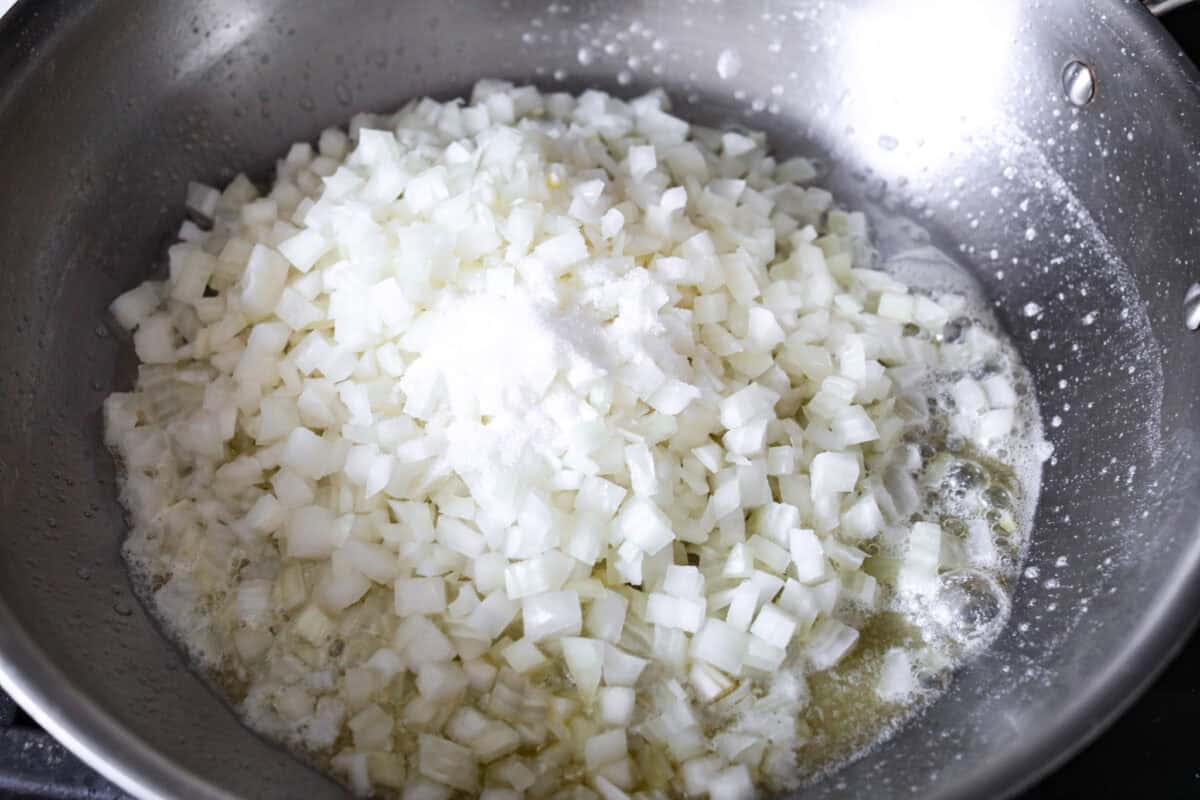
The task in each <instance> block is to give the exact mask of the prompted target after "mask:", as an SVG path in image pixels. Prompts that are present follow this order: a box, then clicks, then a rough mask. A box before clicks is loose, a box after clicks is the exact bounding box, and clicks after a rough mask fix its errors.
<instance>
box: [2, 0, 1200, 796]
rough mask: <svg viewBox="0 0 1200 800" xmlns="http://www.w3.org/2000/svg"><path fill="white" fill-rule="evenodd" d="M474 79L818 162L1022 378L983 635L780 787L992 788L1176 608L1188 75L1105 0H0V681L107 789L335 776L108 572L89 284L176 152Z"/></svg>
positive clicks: (1199, 114) (1136, 657)
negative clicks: (897, 716) (996, 635)
mask: <svg viewBox="0 0 1200 800" xmlns="http://www.w3.org/2000/svg"><path fill="white" fill-rule="evenodd" d="M634 23H636V24H634ZM610 43H611V44H613V45H614V47H613V48H611V49H612V50H615V52H612V53H610V52H609V49H610V48H607V47H606V45H608V44H610ZM582 48H586V49H587V50H588V53H589V55H590V56H591V58H585V59H580V58H579V52H580V50H581V49H582ZM725 48H734V49H736V50H737V51H738V52H739V54H740V56H741V60H742V63H743V68H742V70H741V72H740V73H739V74H738V75H737V76H735V77H733V78H731V79H729V80H722V79H721V78H720V77H719V76H718V74H717V72H716V66H715V65H716V62H717V57H718V54H719V53H720V52H721V51H722V50H723V49H725ZM1076 59H1077V60H1080V61H1082V62H1084V63H1086V64H1088V65H1090V66H1091V67H1092V69H1093V70H1094V73H1095V76H1096V87H1097V91H1096V93H1095V98H1094V99H1093V100H1092V102H1090V103H1088V104H1087V105H1085V106H1084V107H1082V108H1079V107H1075V106H1072V105H1071V104H1070V103H1069V102H1068V101H1067V100H1066V99H1065V98H1064V94H1063V84H1062V76H1063V70H1064V67H1065V65H1066V64H1067V63H1069V62H1070V61H1072V60H1076ZM585 61H586V63H583V62H585ZM559 69H561V70H563V73H562V74H561V80H559V78H557V77H555V75H556V70H559ZM623 71H624V72H626V73H627V74H625V75H622V72H623ZM480 76H497V77H508V78H514V79H519V80H534V81H536V82H537V83H539V84H541V85H543V86H545V87H556V86H561V87H563V88H564V89H568V90H578V89H580V88H583V87H585V86H599V87H601V88H605V89H608V90H610V91H616V92H619V93H621V94H633V93H635V92H637V91H640V90H643V89H646V88H649V87H652V86H660V85H661V86H663V87H665V88H666V89H667V90H668V91H669V92H671V94H672V96H673V97H674V99H675V101H676V104H677V108H678V110H679V112H680V113H682V114H683V115H685V116H688V117H691V118H693V119H696V120H698V121H704V122H710V123H734V122H737V123H742V124H745V125H749V126H753V127H760V128H764V129H766V130H768V131H769V133H770V134H771V136H772V138H773V141H774V143H775V146H776V148H777V149H778V150H779V151H780V152H782V153H785V154H786V153H787V152H789V151H800V150H803V151H806V152H807V151H816V152H818V153H822V154H824V155H825V156H826V157H827V159H828V163H830V164H834V165H838V166H837V167H836V168H834V169H833V170H832V171H831V173H830V175H829V176H828V181H827V182H828V183H829V184H830V185H831V186H832V187H833V188H834V189H835V190H836V191H837V192H838V193H839V196H840V198H841V200H842V201H843V202H844V203H845V204H846V205H848V206H852V207H862V206H869V207H870V208H872V209H873V216H874V218H875V219H876V221H877V222H879V223H880V224H881V227H880V246H881V249H882V250H883V252H884V254H885V255H886V254H887V253H890V252H894V251H895V250H897V249H900V248H903V247H905V246H907V245H911V244H913V243H920V242H923V241H925V240H926V239H929V240H930V241H932V242H933V243H934V244H935V245H937V246H939V247H941V248H942V249H943V250H945V251H947V252H949V253H951V254H952V255H954V256H955V257H956V258H958V259H959V260H960V261H962V262H963V263H964V265H966V266H967V267H968V268H969V269H970V270H971V272H972V273H973V274H974V276H975V277H976V278H977V279H978V280H979V281H980V283H981V284H982V285H983V287H984V289H985V290H986V291H987V292H988V293H989V295H990V296H991V297H992V298H993V299H994V300H995V303H996V306H997V308H998V310H999V312H1000V315H1001V317H1002V318H1003V320H1004V322H1005V324H1006V325H1007V326H1008V327H1009V329H1010V331H1011V332H1012V334H1013V335H1014V336H1015V338H1016V340H1017V342H1018V344H1019V346H1020V349H1021V351H1022V354H1023V356H1024V358H1025V360H1026V363H1027V364H1028V365H1029V366H1030V368H1031V370H1032V372H1033V374H1034V378H1035V382H1036V388H1037V391H1038V395H1039V398H1040V401H1041V403H1042V409H1043V413H1044V416H1045V418H1046V420H1047V424H1048V427H1047V431H1048V434H1049V437H1050V439H1051V441H1052V442H1053V443H1054V445H1055V448H1056V450H1055V457H1054V459H1053V460H1052V461H1051V462H1050V463H1048V464H1047V468H1046V473H1045V477H1044V489H1043V494H1042V502H1041V507H1040V511H1039V515H1038V525H1037V531H1036V533H1035V541H1034V543H1033V547H1032V552H1031V554H1030V560H1029V569H1028V571H1027V572H1026V575H1025V577H1024V578H1023V579H1022V581H1021V582H1020V585H1019V586H1018V589H1017V596H1016V601H1015V612H1014V618H1013V620H1012V624H1011V625H1010V626H1009V628H1008V629H1007V632H1006V633H1005V634H1004V635H1003V636H1002V638H1001V640H1000V641H999V642H998V643H997V645H996V646H995V648H994V649H993V650H992V651H991V652H989V653H988V654H986V655H985V656H983V657H981V658H980V659H978V660H977V661H976V662H974V663H973V664H971V665H969V666H968V667H967V668H965V669H964V670H962V672H961V673H960V674H959V676H958V677H957V679H956V681H955V683H954V686H953V688H952V690H951V691H950V692H949V693H948V694H947V696H945V697H944V698H943V699H942V700H941V701H939V702H938V703H937V704H936V705H935V706H934V707H933V708H931V709H930V710H929V712H928V713H926V714H925V715H924V716H923V717H921V718H920V719H919V720H917V721H916V722H915V724H912V725H910V726H908V727H907V728H906V729H904V730H903V731H901V732H900V733H899V734H898V735H897V736H896V737H895V738H894V739H893V740H892V741H891V742H890V743H888V744H887V745H886V746H885V747H883V748H880V749H879V750H878V751H876V752H873V753H871V754H868V755H867V756H866V757H864V758H862V759H861V760H859V761H857V762H856V763H854V764H853V765H851V766H850V767H848V768H847V769H845V770H843V771H841V772H839V773H837V774H836V775H835V776H833V777H831V778H828V779H826V780H825V781H823V782H821V783H819V784H817V785H816V786H814V787H813V788H812V789H811V790H810V791H808V792H807V793H806V794H805V797H812V798H827V797H829V798H832V797H838V796H847V795H856V796H863V797H872V798H888V797H909V796H921V797H930V798H957V797H981V796H983V797H986V796H1000V795H1004V794H1009V793H1012V792H1014V791H1016V790H1017V789H1018V788H1019V787H1021V786H1024V785H1026V784H1027V783H1029V782H1030V781H1031V780H1033V779H1034V778H1035V777H1036V776H1037V775H1039V774H1040V773H1041V772H1042V771H1044V770H1045V769H1048V768H1049V767H1050V766H1051V765H1053V764H1054V763H1056V762H1057V761H1058V760H1060V759H1062V758H1064V757H1065V756H1066V755H1067V754H1068V753H1070V752H1071V751H1072V750H1073V749H1075V748H1077V747H1079V746H1080V745H1081V744H1082V743H1083V741H1084V740H1085V739H1086V738H1087V737H1088V736H1090V735H1092V734H1093V733H1095V732H1096V731H1097V730H1098V729H1099V728H1101V727H1102V726H1103V725H1104V724H1105V723H1106V722H1107V721H1108V720H1110V718H1111V717H1112V716H1113V715H1114V714H1116V713H1117V712H1118V711H1119V710H1120V708H1122V707H1123V705H1124V704H1125V703H1126V702H1128V700H1129V699H1130V698H1131V697H1132V695H1133V694H1134V693H1135V692H1136V691H1137V690H1138V689H1139V688H1140V687H1141V686H1143V685H1145V683H1146V682H1147V681H1149V679H1150V678H1151V677H1152V675H1153V673H1154V671H1155V670H1156V669H1158V668H1159V667H1160V666H1161V665H1162V664H1163V663H1164V660H1165V659H1166V658H1167V657H1168V656H1169V655H1170V654H1171V652H1172V651H1173V650H1174V648H1175V647H1176V646H1177V645H1178V643H1179V642H1180V641H1181V639H1182V637H1183V636H1184V635H1185V634H1186V633H1187V630H1188V629H1189V628H1190V626H1191V624H1192V622H1193V620H1194V618H1195V616H1196V610H1197V603H1198V599H1200V580H1198V578H1200V536H1197V533H1198V532H1200V531H1198V530H1197V527H1198V522H1197V521H1198V520H1200V470H1198V468H1197V464H1196V461H1195V460H1194V457H1193V455H1192V454H1193V453H1194V452H1195V451H1196V429H1197V425H1198V423H1200V406H1198V405H1197V404H1196V401H1195V398H1196V397H1198V396H1200V369H1198V368H1197V365H1198V364H1200V338H1198V337H1196V336H1194V335H1192V334H1191V333H1189V332H1188V331H1187V329H1186V327H1185V326H1184V325H1181V324H1180V301H1181V299H1182V298H1183V297H1184V295H1185V293H1186V290H1187V287H1188V286H1189V285H1190V284H1191V283H1192V282H1193V281H1195V280H1196V279H1197V277H1198V276H1200V265H1197V264H1196V263H1195V260H1194V259H1195V254H1196V253H1200V231H1198V230H1197V228H1196V226H1195V225H1194V220H1196V219H1198V218H1200V196H1198V195H1197V192H1196V188H1195V187H1196V186H1197V185H1198V178H1200V175H1197V172H1198V171H1200V158H1198V157H1197V156H1198V153H1197V150H1198V143H1200V103H1198V102H1197V101H1198V100H1200V96H1198V93H1197V89H1196V86H1197V83H1196V75H1195V73H1194V71H1193V70H1192V68H1191V67H1190V66H1188V65H1185V64H1184V63H1182V62H1181V60H1180V59H1179V58H1178V57H1177V54H1176V47H1175V46H1174V45H1173V43H1172V42H1170V41H1169V40H1168V39H1167V38H1166V36H1165V34H1164V33H1163V32H1162V31H1161V30H1160V29H1159V27H1158V25H1157V23H1156V22H1155V20H1154V19H1153V18H1152V17H1151V15H1150V14H1149V13H1148V12H1147V11H1146V10H1145V9H1144V8H1143V7H1142V6H1141V5H1140V4H1139V3H1136V2H1122V0H1057V1H1056V2H1046V3H1040V4H1034V3H1027V2H1023V1H1021V0H994V1H993V2H988V3H963V2H960V1H959V0H933V1H932V2H924V3H920V4H912V3H910V4H903V5H902V6H901V5H900V4H896V3H893V2H889V0H848V1H847V2H844V3H818V2H790V3H782V2H764V1H763V0H752V1H751V2H739V3H732V2H728V3H724V4H721V3H715V4H714V3H711V2H707V1H706V2H703V3H694V4H684V3H677V2H666V0H664V1H663V2H651V0H645V1H644V2H620V0H611V1H602V0H576V1H575V2H571V3H566V4H562V3H556V4H548V3H547V2H544V1H542V0H539V1H538V2H533V1H527V0H511V1H510V2H503V3H500V2H497V3H482V2H480V3H475V2H471V3H468V2H465V0H459V1H458V2H442V1H441V0H406V1H405V2H396V1H395V0H363V1H362V2H357V3H354V4H353V5H350V4H345V5H342V4H336V3H329V2H325V1H324V0H288V1H287V2H285V1H284V0H237V1H236V2H235V1H234V0H193V2H189V3H184V2H177V1H175V0H171V1H168V0H127V1H126V2H121V3H104V2H99V1H98V0H42V2H34V1H33V0H25V1H24V2H21V3H19V4H18V5H17V7H16V8H15V9H14V10H13V12H12V13H11V14H10V15H9V16H8V17H6V18H5V19H4V21H3V22H0V175H3V176H4V180H3V187H2V188H0V254H3V255H0V363H2V365H3V368H2V369H0V397H3V398H5V401H6V402H5V407H4V410H3V413H2V414H0V508H2V509H3V519H4V528H3V531H4V532H3V536H0V684H2V685H3V686H4V687H5V688H6V689H7V690H8V691H10V692H12V693H13V694H14V695H15V696H16V697H17V699H18V700H19V701H20V702H21V703H22V704H23V705H25V706H26V707H27V708H28V709H30V711H32V712H33V713H34V715H35V716H36V717H37V718H38V720H39V721H40V722H42V723H43V724H44V725H46V726H47V727H48V728H49V729H50V730H51V732H52V733H54V734H55V735H57V736H59V737H61V738H62V739H63V740H64V741H65V742H66V743H67V744H68V745H69V746H70V747H72V748H73V749H74V750H76V751H77V752H79V753H80V754H82V755H83V756H84V757H85V758H86V759H87V760H88V761H89V762H90V763H92V764H93V765H95V766H97V767H98V768H99V769H100V770H101V771H102V772H104V773H105V774H106V775H107V776H108V777H110V778H112V779H114V780H116V781H117V782H119V783H120V784H122V785H123V786H125V787H126V788H128V789H129V790H130V791H132V792H134V793H136V794H138V795H141V796H145V797H189V798H218V797H230V796H244V797H256V798H259V797H261V798H267V797H280V798H293V797H306V798H318V797H334V796H339V795H340V793H341V792H340V789H338V787H336V786H334V785H333V784H331V783H329V782H328V781H326V780H324V779H322V778H321V777H319V776H318V775H317V774H316V773H314V772H312V771H311V770H308V769H306V768H305V767H303V766H301V765H300V764H299V763H298V762H296V761H294V760H292V759H291V758H290V757H289V756H288V755H287V754H286V753H284V752H282V751H281V750H279V749H278V748H275V747H273V746H271V745H269V744H267V743H265V742H263V741H262V740H260V739H258V738H257V737H255V736H254V735H252V734H250V733H249V732H248V731H246V730H245V729H243V728H242V727H241V726H240V725H239V724H238V722H237V720H236V718H235V717H234V716H233V714H232V713H231V712H230V711H229V710H227V709H226V708H225V707H224V706H223V705H222V704H221V703H220V702H219V700H218V699H217V697H216V696H215V695H214V694H213V693H212V692H211V691H210V690H209V689H208V688H206V686H205V684H204V683H203V682H202V681H200V680H199V679H197V678H196V677H195V676H194V675H192V674H191V673H190V672H189V671H188V669H187V666H186V664H185V662H184V661H183V659H182V658H181V657H180V656H179V654H178V653H177V652H176V651H175V650H174V649H173V648H171V647H169V646H168V645H167V644H166V642H165V641H164V640H163V638H162V637H161V636H160V635H159V633H158V632H157V630H156V629H155V627H154V625H153V624H152V622H151V620H150V619H149V618H148V617H147V616H146V614H145V613H143V611H142V609H141V607H140V606H138V605H137V603H136V602H135V600H134V598H133V595H132V594H131V591H130V588H129V585H128V582H127V580H126V576H125V572H124V569H123V565H122V563H121V560H120V558H119V552H118V548H119V543H120V540H121V537H122V535H123V527H124V523H123V519H122V515H121V511H120V508H119V506H118V505H117V503H116V500H115V497H114V493H113V466H112V463H111V461H110V460H109V458H108V455H107V453H106V452H105V451H104V449H103V446H102V444H101V437H100V420H99V408H100V402H101V400H102V398H103V397H104V396H105V395H106V394H107V393H108V392H109V391H111V390H112V389H113V388H114V386H115V385H118V384H119V383H120V371H119V369H118V367H119V365H120V364H121V360H120V356H119V353H120V352H121V348H120V346H119V344H118V342H116V341H114V339H113V337H112V336H110V335H108V334H107V329H106V327H105V307H106V305H107V304H108V302H109V301H110V300H111V299H112V298H113V297H115V296H116V295H117V294H118V293H119V292H120V291H122V290H124V289H128V288H130V287H132V286H133V285H135V284H137V283H138V282H140V281H141V280H142V279H143V278H145V277H146V275H147V274H148V273H149V272H150V271H151V270H152V269H153V268H154V266H155V265H156V263H159V261H160V259H161V256H162V251H163V246H164V244H165V242H166V241H167V240H168V238H169V237H170V235H171V233H172V231H174V230H175V229H176V227H177V226H178V223H179V221H180V219H181V218H182V205H183V203H182V201H183V195H184V188H185V185H186V181H187V180H188V179H189V178H198V179H202V180H207V181H209V182H218V181H224V180H227V179H229V178H231V177H232V175H233V174H234V171H235V170H243V169H244V170H248V171H250V172H251V174H253V175H256V176H258V177H259V178H266V177H267V176H268V175H269V170H270V167H271V164H272V159H273V158H274V157H276V156H277V155H279V154H281V153H282V152H283V150H284V148H285V147H286V146H287V145H288V144H289V143H290V142H292V141H293V140H296V139H300V138H305V137H314V136H315V134H316V133H317V132H318V131H319V130H320V129H321V128H322V127H323V126H325V125H328V124H332V123H340V122H344V121H345V120H346V119H347V118H348V116H349V115H350V114H351V113H352V112H353V111H356V110H359V109H388V108H393V107H395V106H398V105H399V104H401V103H403V102H404V101H406V100H407V99H409V98H411V97H413V96H414V95H419V94H426V93H429V94H434V95H438V96H442V97H446V96H452V95H454V94H456V93H460V92H463V91H464V90H465V89H467V88H468V87H469V85H470V84H471V83H472V81H473V80H474V79H475V78H477V77H480ZM897 216H901V217H906V218H908V219H909V220H911V222H910V223H906V224H890V225H882V223H883V222H885V221H887V220H890V219H893V218H894V217H897ZM1029 303H1036V304H1037V305H1038V306H1039V308H1040V311H1039V312H1038V313H1036V314H1034V315H1033V316H1027V315H1026V312H1025V309H1026V308H1027V306H1028V304H1029Z"/></svg>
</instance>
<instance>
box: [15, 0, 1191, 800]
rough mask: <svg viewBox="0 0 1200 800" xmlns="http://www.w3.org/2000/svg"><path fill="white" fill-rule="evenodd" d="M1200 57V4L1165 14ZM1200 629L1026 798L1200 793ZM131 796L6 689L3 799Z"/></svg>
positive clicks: (1160, 799)
mask: <svg viewBox="0 0 1200 800" xmlns="http://www.w3.org/2000/svg"><path fill="white" fill-rule="evenodd" d="M1164 22H1165V24H1166V26H1167V28H1168V30H1170V31H1171V33H1172V34H1173V35H1174V36H1175V38H1176V39H1178V40H1179V43H1180V45H1181V46H1182V47H1183V49H1184V51H1185V52H1187V54H1188V55H1189V56H1191V58H1192V60H1193V61H1194V62H1196V63H1198V64H1200V4H1197V5H1194V6H1192V7H1188V8H1183V9H1180V10H1177V11H1174V12H1172V13H1171V14H1170V15H1168V16H1167V18H1166V19H1165V20H1164ZM1198 726H1200V634H1196V635H1193V636H1192V639H1191V641H1190V642H1188V644H1187V646H1186V647H1185V648H1184V650H1183V652H1182V653H1181V654H1180V655H1179V656H1178V658H1177V659H1176V660H1175V661H1174V662H1173V663H1172V664H1171V666H1170V667H1169V668H1168V669H1167V671H1166V672H1164V673H1163V674H1162V675H1161V676H1160V677H1159V678H1158V680H1157V681H1155V682H1154V684H1153V686H1151V687H1150V689H1149V690H1147V692H1146V694H1145V695H1143V696H1142V697H1141V698H1140V699H1139V700H1138V701H1137V703H1135V704H1134V705H1133V707H1131V708H1130V709H1129V710H1128V711H1126V712H1125V713H1124V715H1122V716H1121V718H1120V719H1119V720H1117V722H1116V723H1115V724H1114V725H1113V726H1112V727H1111V728H1109V730H1107V731H1106V732H1105V733H1104V734H1102V735H1101V736H1100V737H1099V738H1098V739H1096V741H1094V742H1092V743H1091V744H1090V745H1088V747H1087V748H1085V749H1084V750H1083V751H1082V752H1081V753H1079V754H1078V755H1076V756H1075V757H1074V758H1072V759H1071V760H1070V761H1068V762H1067V763H1066V764H1065V765H1064V766H1062V767H1060V768H1059V769H1058V770H1056V771H1055V772H1054V773H1052V774H1051V775H1050V776H1049V777H1047V778H1045V779H1044V780H1042V781H1041V782H1040V783H1039V784H1037V785H1036V786H1035V787H1034V788H1032V789H1031V790H1029V791H1027V792H1025V793H1024V794H1022V795H1021V798H1020V800H1057V799H1058V798H1064V799H1065V798H1077V797H1078V798H1087V800H1108V799H1109V798H1111V799H1112V800H1118V799H1119V800H1124V799H1125V798H1133V797H1137V798H1146V800H1174V799H1175V798H1178V799H1179V800H1183V799H1184V798H1200V744H1198V742H1200V737H1198V736H1197V727H1198ZM35 798H36V799H38V800H41V799H42V798H61V799H62V800H126V798H127V795H125V794H124V793H123V792H121V791H119V790H118V789H116V788H115V787H113V786H112V785H111V784H110V783H108V782H107V781H105V780H104V779H103V778H101V777H100V776H99V775H97V774H96V773H95V772H93V771H92V770H91V769H89V768H88V767H87V766H85V765H84V764H83V763H82V762H80V761H79V759H77V758H75V757H74V756H73V755H71V754H70V753H69V752H68V751H67V750H66V749H65V748H64V747H63V746H62V745H60V744H59V743H58V742H56V741H54V739H53V738H51V737H50V736H49V734H47V733H45V732H44V731H42V730H41V729H40V728H38V727H37V726H36V725H35V724H34V723H33V721H32V720H30V719H29V717H28V716H27V715H26V714H25V713H24V712H22V711H21V710H20V709H19V708H18V707H17V706H16V705H15V704H14V703H13V702H12V700H10V699H9V698H8V697H7V696H5V695H4V694H3V693H0V800H35Z"/></svg>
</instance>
